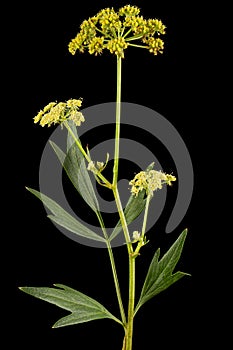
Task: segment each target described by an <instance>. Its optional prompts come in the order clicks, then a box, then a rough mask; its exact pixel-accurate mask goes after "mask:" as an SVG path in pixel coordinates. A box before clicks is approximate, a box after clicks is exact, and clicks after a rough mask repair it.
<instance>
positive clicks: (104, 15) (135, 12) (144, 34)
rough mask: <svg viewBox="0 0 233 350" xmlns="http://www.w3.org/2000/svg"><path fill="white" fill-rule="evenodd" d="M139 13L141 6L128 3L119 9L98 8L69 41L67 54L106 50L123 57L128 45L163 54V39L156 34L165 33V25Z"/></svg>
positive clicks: (95, 52) (98, 52)
mask: <svg viewBox="0 0 233 350" xmlns="http://www.w3.org/2000/svg"><path fill="white" fill-rule="evenodd" d="M139 13H140V9H139V8H138V7H136V6H131V5H126V6H124V7H121V8H120V9H119V10H118V12H116V11H115V10H114V9H113V8H105V9H103V10H101V11H99V12H98V13H97V14H96V15H95V16H93V17H90V18H89V19H88V20H85V21H83V22H82V24H81V25H80V31H79V32H78V34H77V35H76V37H75V38H74V39H72V40H71V42H70V43H69V51H70V53H71V54H72V55H74V54H75V53H76V51H77V50H78V51H79V52H82V53H83V52H84V51H85V50H88V52H89V53H90V54H94V55H98V54H101V53H102V52H103V50H104V49H106V50H108V51H110V53H112V54H115V55H116V56H118V57H121V58H123V57H124V50H125V49H126V48H127V47H128V46H136V47H141V48H146V49H148V50H149V52H151V53H153V54H154V55H157V54H158V53H162V52H163V49H164V42H163V40H162V39H161V38H160V37H159V36H160V35H163V34H165V28H166V27H165V25H164V24H163V23H162V22H161V20H158V19H144V18H143V16H139ZM138 41H139V42H140V45H139V44H138Z"/></svg>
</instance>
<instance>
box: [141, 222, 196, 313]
mask: <svg viewBox="0 0 233 350" xmlns="http://www.w3.org/2000/svg"><path fill="white" fill-rule="evenodd" d="M186 236H187V229H186V230H184V231H183V232H182V233H181V234H180V236H179V237H178V238H177V240H176V241H175V243H173V245H172V246H171V247H170V249H169V250H168V251H167V252H166V254H164V256H163V257H162V259H161V260H159V255H160V249H157V251H156V252H155V255H154V257H153V259H152V262H151V264H150V267H149V270H148V273H147V276H146V279H145V282H144V285H143V288H142V291H141V295H140V298H139V301H138V304H137V306H136V308H135V314H136V312H137V311H138V310H139V308H140V307H141V306H142V305H143V304H144V303H145V302H146V301H148V300H150V299H151V298H153V297H154V296H156V295H157V294H159V293H160V292H162V291H164V290H165V289H167V288H168V287H170V286H171V285H172V284H173V283H175V282H176V281H178V280H179V279H180V278H182V277H183V276H186V275H189V274H187V273H184V272H180V271H178V272H176V273H174V274H173V270H174V268H175V266H176V264H177V262H178V261H179V259H180V255H181V252H182V249H183V245H184V242H185V238H186Z"/></svg>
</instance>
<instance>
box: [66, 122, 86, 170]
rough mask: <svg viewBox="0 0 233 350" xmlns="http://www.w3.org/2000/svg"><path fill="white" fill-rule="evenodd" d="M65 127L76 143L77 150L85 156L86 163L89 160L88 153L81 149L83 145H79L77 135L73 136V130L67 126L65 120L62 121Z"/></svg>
mask: <svg viewBox="0 0 233 350" xmlns="http://www.w3.org/2000/svg"><path fill="white" fill-rule="evenodd" d="M63 124H64V125H65V127H66V129H67V130H68V132H69V133H70V135H71V136H72V137H73V139H74V142H75V143H76V145H77V146H78V148H79V150H80V151H81V153H82V155H83V156H84V157H85V158H86V160H87V161H88V163H89V162H90V161H91V158H90V157H89V156H88V154H87V153H86V151H85V150H84V149H83V146H82V145H81V142H80V141H79V140H78V139H77V137H76V136H75V134H74V132H73V131H72V129H71V127H70V126H69V123H68V122H67V121H65V122H64V123H63Z"/></svg>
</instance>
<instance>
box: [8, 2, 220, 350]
mask: <svg viewBox="0 0 233 350" xmlns="http://www.w3.org/2000/svg"><path fill="white" fill-rule="evenodd" d="M128 3H130V4H132V5H137V6H139V7H140V8H141V13H142V15H144V16H145V18H148V17H152V18H153V17H157V18H160V19H161V20H162V21H163V22H164V24H165V25H166V26H167V34H166V36H165V37H164V39H165V51H164V54H163V55H160V56H158V57H155V56H153V55H151V54H149V53H148V52H147V51H144V50H139V49H134V48H129V49H128V50H127V51H126V58H125V59H124V61H123V85H122V101H125V102H132V103H137V104H141V105H144V106H147V107H149V108H152V109H154V110H156V111H157V112H159V113H160V114H162V115H163V116H164V117H166V118H167V119H168V120H169V121H170V122H171V123H172V124H173V125H174V127H175V128H176V129H177V130H178V132H179V133H180V135H181V137H182V138H183V140H184V142H185V144H186V146H187V148H188V150H189V152H190V156H191V158H192V162H193V166H194V175H195V186H194V193H193V198H192V202H191V205H190V207H189V209H188V212H187V214H186V215H185V217H184V219H183V221H182V223H181V224H180V225H179V227H177V228H176V230H175V231H174V233H171V234H169V235H166V234H165V233H163V232H164V228H165V225H166V217H167V215H169V213H170V210H171V208H170V207H169V205H168V207H167V208H166V210H165V212H164V213H163V215H162V218H161V219H160V220H159V222H158V224H157V226H156V232H158V233H156V236H155V235H154V236H153V237H150V244H148V245H147V246H146V247H145V248H144V250H143V253H142V256H141V257H140V258H138V261H137V293H139V291H140V287H141V284H142V281H143V278H144V276H145V273H146V270H147V268H148V265H149V263H150V260H151V258H152V256H153V253H154V251H155V249H156V248H157V247H158V246H160V247H161V250H162V252H165V251H166V249H168V248H169V246H170V245H171V244H172V243H173V242H174V240H175V238H176V237H177V236H178V235H179V233H180V232H181V231H182V230H183V229H184V228H186V227H187V228H188V230H189V234H188V238H187V241H186V243H185V247H184V251H183V254H182V257H181V260H180V262H179V269H180V270H182V271H185V272H188V273H191V274H192V277H187V278H184V279H182V280H181V281H179V282H178V283H177V284H175V285H173V286H172V287H170V288H169V289H168V290H167V291H165V292H163V293H162V294H160V295H158V297H157V298H155V299H153V300H151V301H149V302H148V303H146V304H145V305H144V306H143V308H142V309H141V310H140V312H139V313H138V315H137V318H136V319H135V330H134V350H137V349H149V348H152V349H153V348H157V347H158V346H163V348H164V349H168V348H170V346H174V347H179V348H180V349H187V348H189V347H190V346H194V345H196V346H198V345H199V344H200V343H202V345H204V344H207V345H208V344H209V342H210V341H211V342H212V341H214V340H215V339H217V336H218V334H217V333H215V334H213V333H211V335H209V327H206V325H207V324H209V322H210V319H211V315H212V312H213V309H212V310H211V309H210V305H209V304H210V301H209V285H208V283H207V281H208V278H207V275H208V269H209V265H210V263H209V261H208V260H207V259H205V257H204V250H205V248H206V246H205V243H206V237H205V236H203V235H204V231H205V226H207V223H205V222H204V221H203V218H204V214H205V212H204V210H205V208H206V206H208V204H207V202H208V199H207V198H205V197H204V198H203V197H202V195H201V193H203V187H202V186H203V184H202V179H201V171H202V163H201V161H200V158H201V155H203V151H201V145H200V143H201V140H202V138H203V134H204V131H203V130H204V129H203V128H200V127H199V126H200V123H201V122H202V123H203V118H204V117H206V114H205V111H204V110H203V108H202V100H203V99H204V92H203V91H204V88H203V87H204V85H205V79H203V76H202V79H201V78H200V70H202V69H203V67H202V64H201V57H200V55H198V54H197V49H196V45H195V43H196V40H197V38H196V24H197V21H199V23H201V20H202V18H201V17H200V11H199V10H200V9H199V7H198V5H197V4H190V3H189V4H188V5H184V4H182V5H181V4H180V5H179V4H177V3H174V2H171V3H168V2H166V1H165V2H160V3H156V5H154V2H151V1H134V2H128ZM125 4H126V3H125V2H123V1H117V2H115V1H98V2H92V1H90V0H86V1H85V2H82V3H80V2H76V3H73V2H70V1H66V2H65V3H63V4H60V5H59V4H56V5H50V4H48V3H47V4H42V3H41V2H38V3H36V2H35V3H33V4H32V5H27V6H23V5H20V6H19V7H18V9H17V8H16V9H15V12H17V10H18V11H19V16H18V21H17V22H15V23H16V24H15V23H14V24H13V23H12V26H13V28H14V27H15V29H14V31H15V36H16V39H15V42H14V43H12V50H13V49H14V51H15V52H16V56H17V60H16V61H15V62H14V64H12V67H13V71H11V72H12V77H13V81H14V91H16V95H17V97H16V101H17V102H16V104H17V106H18V111H19V112H18V113H17V116H15V124H14V131H13V133H14V140H15V144H16V145H17V147H14V148H13V151H12V152H13V159H14V163H13V164H10V166H12V165H13V168H14V169H17V171H14V172H12V183H13V184H14V186H13V187H14V198H15V199H14V200H13V207H14V208H15V214H14V216H13V218H12V216H11V217H10V220H9V221H10V225H11V227H13V229H12V232H13V239H12V242H11V243H14V263H13V271H12V273H13V275H14V276H15V278H14V285H13V291H14V295H15V301H16V302H15V306H14V307H13V310H14V317H13V320H14V322H13V326H14V330H13V333H14V334H15V336H16V338H17V347H18V348H24V349H31V348H37V347H38V348H39V347H42V346H43V347H44V346H46V347H48V348H58V349H60V348H64V346H66V348H77V349H92V348H101V349H103V350H104V349H111V350H115V349H116V350H117V349H121V345H122V338H123V332H122V330H121V328H120V326H119V325H117V324H115V323H114V322H113V321H111V320H99V321H95V322H94V321H93V322H90V323H86V324H81V325H77V326H71V327H64V328H60V329H52V328H51V326H52V325H53V323H55V322H56V320H58V319H59V318H60V317H62V316H64V315H65V311H64V310H61V309H58V308H56V307H55V306H53V305H50V304H47V303H45V302H43V301H41V300H38V299H34V298H33V297H30V296H28V295H26V294H24V293H22V292H20V291H19V290H18V286H52V284H53V283H63V284H67V285H69V286H71V287H73V288H76V289H78V290H80V291H82V292H83V293H86V294H88V295H89V296H91V297H93V298H96V299H97V300H98V301H100V302H101V303H103V304H104V305H105V306H106V307H107V308H108V309H110V311H111V312H112V313H113V314H116V315H118V307H117V303H116V300H115V294H114V285H113V282H112V277H111V270H110V265H109V263H108V256H107V252H106V250H103V249H95V248H91V247H87V246H83V245H79V244H78V243H75V242H74V241H72V240H70V239H68V238H67V237H65V236H64V235H62V234H61V233H60V232H59V231H58V230H57V229H56V227H55V226H54V225H53V224H52V223H51V222H50V221H49V220H48V219H47V218H46V213H45V211H44V208H43V206H42V204H41V203H40V202H39V201H38V200H37V199H35V198H34V197H33V196H32V195H31V194H30V193H28V192H27V191H26V190H25V186H29V187H32V188H35V189H38V170H39V162H40V157H41V154H42V151H43V148H44V145H45V143H46V142H47V140H48V138H49V136H50V134H51V133H52V131H53V129H52V128H51V129H50V128H44V129H42V128H40V127H39V126H37V125H34V124H33V120H32V118H33V117H34V116H35V115H36V114H37V112H38V111H39V110H40V109H41V108H42V107H43V106H45V105H46V104H47V103H48V102H50V101H54V100H58V101H64V100H67V99H69V98H71V97H73V98H78V97H80V96H82V97H83V98H84V102H83V107H88V106H92V105H94V104H99V103H103V102H112V101H114V100H115V84H116V69H115V68H116V65H115V61H114V58H113V57H112V56H110V55H109V54H107V53H105V54H103V55H102V56H98V57H94V56H91V55H88V54H76V55H75V56H72V55H71V54H70V53H69V52H68V49H67V45H68V43H69V41H70V40H71V39H72V38H73V37H75V35H76V33H77V31H78V28H79V25H80V23H81V22H82V21H83V20H84V19H86V18H88V17H89V16H92V15H94V14H95V13H97V12H98V11H99V10H100V9H101V8H104V7H111V6H114V7H115V8H117V7H120V6H123V5H125ZM199 50H200V45H199ZM202 62H203V56H202ZM197 85H201V88H199V89H197V88H196V86H197ZM17 98H18V100H17ZM207 118H208V117H207ZM87 122H88V121H87ZM206 124H208V120H207V122H206ZM202 125H203V124H202ZM205 130H206V129H205ZM122 133H123V134H124V133H125V134H127V130H126V129H125V130H124V129H123V130H122ZM144 140H145V143H146V142H150V141H148V140H147V141H146V138H145V139H143V142H144ZM154 141H155V140H154ZM92 142H93V144H94V143H95V142H98V140H97V139H96V140H94V139H92ZM208 147H209V146H208V143H207V144H206V145H205V151H204V152H205V154H206V155H207V154H208ZM159 152H160V153H159V156H161V157H162V156H164V150H163V149H162V148H161V151H159ZM157 156H158V154H157ZM160 161H161V162H162V163H163V164H164V162H165V163H166V160H165V159H160ZM168 164H169V166H170V165H171V164H170V163H169V162H168ZM122 176H123V174H122ZM175 190H176V186H175V185H174V191H175ZM171 200H172V195H171ZM203 201H204V204H203ZM114 253H115V257H116V262H117V267H118V269H119V278H120V283H121V286H122V294H123V297H124V300H127V286H128V284H127V271H128V266H127V254H126V252H125V248H124V247H120V248H116V249H114ZM11 276H12V275H11ZM137 295H138V294H137ZM11 314H12V313H11ZM8 330H9V329H8ZM8 341H9V342H11V341H14V338H13V337H12V338H11V337H9V339H8ZM65 344H67V345H65Z"/></svg>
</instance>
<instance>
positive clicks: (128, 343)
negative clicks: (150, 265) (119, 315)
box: [125, 255, 136, 350]
mask: <svg viewBox="0 0 233 350" xmlns="http://www.w3.org/2000/svg"><path fill="white" fill-rule="evenodd" d="M135 261H136V259H135V258H134V257H132V256H131V255H130V256H129V304H128V323H127V332H126V338H125V350H132V345H133V319H134V303H135Z"/></svg>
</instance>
